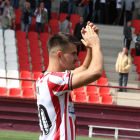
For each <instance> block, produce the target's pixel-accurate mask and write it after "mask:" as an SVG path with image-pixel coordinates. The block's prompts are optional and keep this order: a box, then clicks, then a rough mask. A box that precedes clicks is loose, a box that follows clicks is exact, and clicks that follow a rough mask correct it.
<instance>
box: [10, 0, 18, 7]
mask: <svg viewBox="0 0 140 140" xmlns="http://www.w3.org/2000/svg"><path fill="white" fill-rule="evenodd" d="M11 3H12V6H13V8H14V9H18V4H19V0H11Z"/></svg>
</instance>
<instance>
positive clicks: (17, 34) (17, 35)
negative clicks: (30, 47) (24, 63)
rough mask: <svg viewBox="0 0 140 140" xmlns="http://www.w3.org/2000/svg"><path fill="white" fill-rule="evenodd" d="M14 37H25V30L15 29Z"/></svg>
mask: <svg viewBox="0 0 140 140" xmlns="http://www.w3.org/2000/svg"><path fill="white" fill-rule="evenodd" d="M16 38H17V39H20V38H21V39H26V32H25V31H17V32H16Z"/></svg>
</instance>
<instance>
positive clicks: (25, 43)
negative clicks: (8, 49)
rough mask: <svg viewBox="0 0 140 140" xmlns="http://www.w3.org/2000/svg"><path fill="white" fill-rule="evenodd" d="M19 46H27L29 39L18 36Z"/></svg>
mask: <svg viewBox="0 0 140 140" xmlns="http://www.w3.org/2000/svg"><path fill="white" fill-rule="evenodd" d="M17 47H19V48H20V47H27V39H21V38H18V40H17Z"/></svg>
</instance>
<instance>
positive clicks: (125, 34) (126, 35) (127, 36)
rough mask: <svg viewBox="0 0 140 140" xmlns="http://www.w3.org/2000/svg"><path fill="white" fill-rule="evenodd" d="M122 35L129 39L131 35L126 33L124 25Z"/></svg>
mask: <svg viewBox="0 0 140 140" xmlns="http://www.w3.org/2000/svg"><path fill="white" fill-rule="evenodd" d="M124 36H125V38H127V39H130V38H131V37H130V36H129V35H128V33H127V29H126V27H124Z"/></svg>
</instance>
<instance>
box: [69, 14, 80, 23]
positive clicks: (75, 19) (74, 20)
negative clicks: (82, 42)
mask: <svg viewBox="0 0 140 140" xmlns="http://www.w3.org/2000/svg"><path fill="white" fill-rule="evenodd" d="M79 18H80V16H79V15H77V14H71V16H70V21H71V22H72V23H73V22H77V23H78V22H79Z"/></svg>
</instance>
